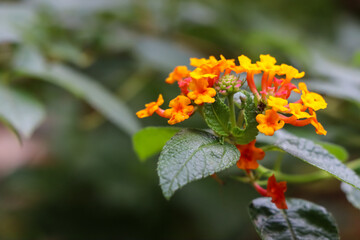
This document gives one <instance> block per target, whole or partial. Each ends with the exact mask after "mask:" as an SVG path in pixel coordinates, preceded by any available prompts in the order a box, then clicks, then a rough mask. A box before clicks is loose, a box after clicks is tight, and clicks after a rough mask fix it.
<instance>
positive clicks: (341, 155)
mask: <svg viewBox="0 0 360 240" xmlns="http://www.w3.org/2000/svg"><path fill="white" fill-rule="evenodd" d="M315 143H317V144H319V145H320V146H322V147H323V148H325V149H326V150H328V151H329V153H331V154H332V155H334V156H335V157H336V158H337V159H339V160H340V161H341V162H345V161H346V160H348V158H349V153H348V152H347V151H346V149H345V148H344V147H342V146H340V145H337V144H334V143H329V142H320V141H316V142H315Z"/></svg>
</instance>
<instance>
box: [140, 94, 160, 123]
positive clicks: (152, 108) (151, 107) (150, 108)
mask: <svg viewBox="0 0 360 240" xmlns="http://www.w3.org/2000/svg"><path fill="white" fill-rule="evenodd" d="M163 103H164V99H163V96H162V95H161V94H159V97H158V99H157V101H156V102H151V103H148V104H145V107H146V108H145V109H143V110H140V111H138V112H137V113H136V116H137V117H138V118H145V117H149V116H151V115H153V114H154V112H156V111H157V110H158V109H159V106H161V105H162V104H163Z"/></svg>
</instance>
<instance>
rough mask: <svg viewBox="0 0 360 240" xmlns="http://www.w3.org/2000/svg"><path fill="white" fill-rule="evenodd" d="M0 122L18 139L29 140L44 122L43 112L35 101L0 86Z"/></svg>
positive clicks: (41, 106)
mask: <svg viewBox="0 0 360 240" xmlns="http://www.w3.org/2000/svg"><path fill="white" fill-rule="evenodd" d="M0 102H1V103H2V104H1V105H0V120H1V121H3V122H4V123H5V124H6V125H9V127H10V128H11V129H12V130H14V131H15V133H16V135H17V136H18V137H25V138H29V137H30V136H31V135H32V133H33V132H34V130H35V129H36V128H37V127H38V126H39V124H40V123H41V122H42V121H43V120H44V117H45V110H44V107H43V105H42V104H41V103H40V102H38V101H37V100H36V99H34V98H32V97H30V96H29V95H26V94H25V93H23V92H19V91H15V90H13V89H10V88H8V87H6V86H3V85H0Z"/></svg>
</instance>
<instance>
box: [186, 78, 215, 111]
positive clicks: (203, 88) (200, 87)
mask: <svg viewBox="0 0 360 240" xmlns="http://www.w3.org/2000/svg"><path fill="white" fill-rule="evenodd" d="M208 85H209V83H208V81H207V79H206V78H199V79H193V80H192V81H191V82H190V84H189V89H190V90H192V91H191V92H189V93H188V94H187V96H188V97H189V98H190V99H191V100H194V102H195V103H196V104H198V105H200V104H203V103H213V102H215V98H213V97H214V96H215V95H216V91H215V89H214V88H209V87H208Z"/></svg>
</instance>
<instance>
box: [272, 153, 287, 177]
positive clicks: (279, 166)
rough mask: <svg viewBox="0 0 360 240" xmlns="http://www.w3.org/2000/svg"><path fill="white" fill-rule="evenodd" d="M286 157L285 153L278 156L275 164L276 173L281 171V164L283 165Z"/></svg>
mask: <svg viewBox="0 0 360 240" xmlns="http://www.w3.org/2000/svg"><path fill="white" fill-rule="evenodd" d="M284 156H285V153H284V152H280V153H279V154H278V157H277V158H276V160H275V163H274V171H276V172H280V171H281V163H282V160H283V159H284Z"/></svg>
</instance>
